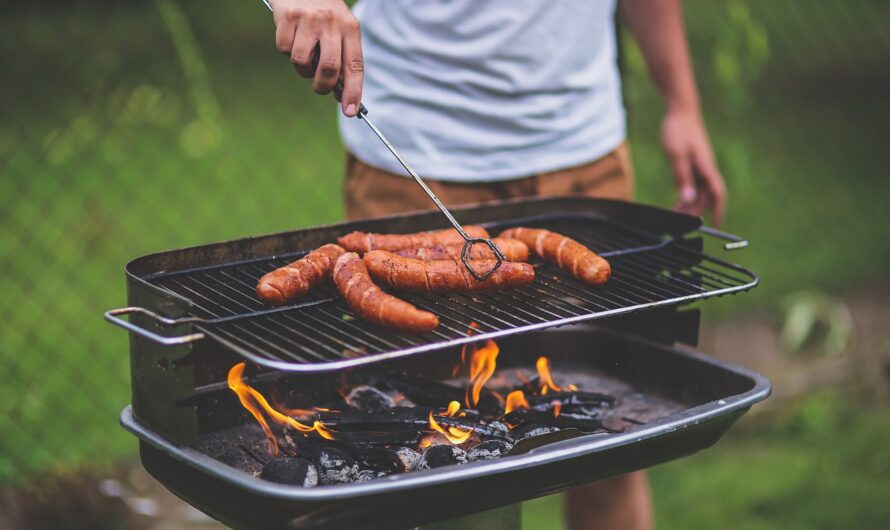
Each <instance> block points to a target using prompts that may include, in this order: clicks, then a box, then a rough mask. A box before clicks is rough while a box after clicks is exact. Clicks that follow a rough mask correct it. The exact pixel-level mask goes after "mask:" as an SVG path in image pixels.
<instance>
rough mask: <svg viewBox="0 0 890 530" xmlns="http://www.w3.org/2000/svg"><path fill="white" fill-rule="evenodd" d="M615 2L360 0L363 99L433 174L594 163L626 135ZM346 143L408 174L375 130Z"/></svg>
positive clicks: (488, 175)
mask: <svg viewBox="0 0 890 530" xmlns="http://www.w3.org/2000/svg"><path fill="white" fill-rule="evenodd" d="M614 10H615V0H413V1H412V0H361V1H360V2H359V3H358V4H357V5H356V7H355V9H354V12H355V15H356V17H357V18H358V19H359V20H360V21H361V23H362V47H363V51H364V55H365V87H364V94H363V101H364V102H365V104H366V105H367V106H368V108H369V109H370V111H371V113H372V118H373V119H374V121H375V124H377V125H378V127H380V128H381V129H382V130H383V131H384V133H385V134H386V135H387V136H388V137H389V138H390V140H391V141H392V142H393V144H395V146H396V148H397V149H399V150H400V151H401V152H402V154H403V155H404V156H405V157H406V158H407V159H408V160H409V162H410V163H412V164H413V165H414V166H415V167H416V169H417V170H418V172H419V173H420V174H421V175H422V176H426V177H429V178H436V179H442V180H462V181H466V180H480V181H490V180H500V179H509V178H519V177H523V176H527V175H531V174H535V173H541V172H546V171H552V170H556V169H560V168H562V167H570V166H573V165H578V164H582V163H585V162H588V161H590V160H594V159H596V158H598V157H599V156H602V155H604V154H606V153H607V152H609V151H611V150H612V149H614V148H615V147H617V146H618V145H619V144H620V143H621V141H622V140H623V139H624V134H625V132H624V110H623V107H622V103H621V96H620V84H619V77H618V73H617V69H616V65H615V35H614V26H613V24H614ZM341 132H342V134H343V139H344V142H345V144H346V147H347V149H349V150H350V151H352V152H353V153H354V154H355V155H356V156H357V157H358V158H360V159H362V160H364V161H365V162H367V163H369V164H371V165H374V166H377V167H380V168H381V169H386V170H389V171H392V172H395V173H399V174H402V173H403V172H402V171H401V170H400V168H399V165H398V162H397V161H396V160H395V159H394V158H393V157H392V156H391V155H389V153H388V152H387V151H386V148H385V147H384V146H383V145H382V144H381V143H379V141H378V140H377V139H376V138H375V137H374V136H373V134H372V133H371V132H370V131H369V130H366V126H365V125H364V124H362V123H360V122H359V121H358V120H354V119H345V118H341Z"/></svg>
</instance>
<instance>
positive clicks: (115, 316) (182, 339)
mask: <svg viewBox="0 0 890 530" xmlns="http://www.w3.org/2000/svg"><path fill="white" fill-rule="evenodd" d="M134 313H138V314H141V315H145V316H147V317H149V318H151V319H152V320H154V321H155V322H157V323H158V324H159V325H161V326H177V325H180V324H190V323H195V322H203V320H202V319H200V318H194V317H188V318H167V317H163V316H161V315H159V314H157V313H155V312H153V311H149V310H148V309H145V308H144V307H133V306H131V307H121V308H118V309H109V310H108V311H106V312H105V320H107V321H108V322H111V323H112V324H114V325H115V326H118V327H121V328H124V329H126V330H128V331H131V332H133V333H135V334H137V335H139V336H140V337H142V338H145V339H148V340H150V341H152V342H156V343H158V344H161V345H163V346H175V345H177V344H188V343H190V342H194V341H197V340H201V339H203V338H204V337H205V335H204V334H203V333H200V332H199V333H189V334H187V335H180V336H178V337H166V336H164V335H161V334H159V333H155V332H154V331H151V330H148V329H145V328H143V327H140V326H137V325H136V324H134V323H133V322H130V321H128V320H124V319H123V318H121V317H122V316H124V315H130V314H134Z"/></svg>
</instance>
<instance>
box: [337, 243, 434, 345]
mask: <svg viewBox="0 0 890 530" xmlns="http://www.w3.org/2000/svg"><path fill="white" fill-rule="evenodd" d="M333 276H334V284H335V285H336V286H337V290H339V291H340V296H342V297H343V299H344V300H346V303H347V304H348V305H349V307H350V308H351V309H352V310H353V311H354V312H355V314H357V315H358V316H360V317H361V318H363V319H364V320H367V321H368V322H372V323H374V324H378V325H380V326H384V327H387V328H394V329H398V330H402V331H412V332H415V333H424V332H427V331H431V330H433V329H435V328H436V326H438V325H439V317H437V316H436V315H434V314H433V313H430V312H429V311H422V310H420V309H417V308H416V307H414V306H413V305H411V304H409V303H408V302H406V301H404V300H401V299H399V298H396V297H395V296H392V295H389V294H386V293H385V292H383V291H382V290H381V289H380V288H379V287H377V285H375V284H374V282H373V281H371V277H370V275H369V274H368V269H367V267H365V264H364V262H363V261H362V259H361V258H360V257H359V256H358V254H356V253H355V252H347V253H345V254H343V255H341V256H340V257H339V258H337V262H336V263H335V264H334V274H333Z"/></svg>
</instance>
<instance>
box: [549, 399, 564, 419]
mask: <svg viewBox="0 0 890 530" xmlns="http://www.w3.org/2000/svg"><path fill="white" fill-rule="evenodd" d="M550 405H551V406H552V407H553V417H554V418H558V417H559V413H560V412H562V401H558V400H557V401H552V402H551V403H550Z"/></svg>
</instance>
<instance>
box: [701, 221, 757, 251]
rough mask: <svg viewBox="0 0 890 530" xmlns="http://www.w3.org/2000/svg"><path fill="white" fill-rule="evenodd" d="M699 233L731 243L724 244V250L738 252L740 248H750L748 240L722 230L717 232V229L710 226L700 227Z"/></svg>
mask: <svg viewBox="0 0 890 530" xmlns="http://www.w3.org/2000/svg"><path fill="white" fill-rule="evenodd" d="M698 231H699V232H701V233H702V234H706V235H709V236H711V237H716V238H717V239H722V240H724V241H729V243H724V245H723V249H724V250H737V249H740V248H745V247H747V246H748V240H747V239H745V238H743V237H739V236H737V235H734V234H730V233H729V232H724V231H722V230H717V229H716V228H711V227H710V226H704V225H702V226H700V227H698Z"/></svg>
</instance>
